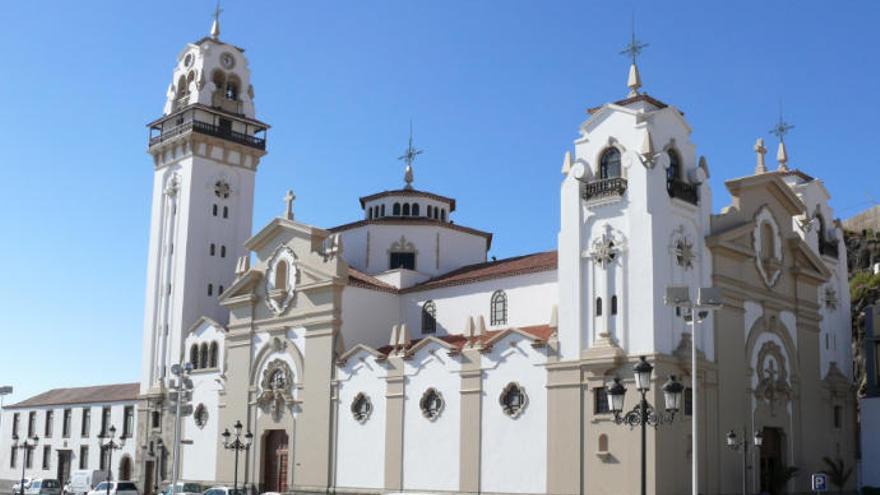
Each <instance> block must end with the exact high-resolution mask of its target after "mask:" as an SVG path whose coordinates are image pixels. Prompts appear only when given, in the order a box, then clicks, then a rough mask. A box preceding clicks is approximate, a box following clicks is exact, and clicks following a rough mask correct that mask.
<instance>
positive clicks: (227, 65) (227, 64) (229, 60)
mask: <svg viewBox="0 0 880 495" xmlns="http://www.w3.org/2000/svg"><path fill="white" fill-rule="evenodd" d="M220 65H222V66H223V68H224V69H231V68H233V67H235V57H233V56H232V54H231V53H229V52H225V53H223V54H222V55H220Z"/></svg>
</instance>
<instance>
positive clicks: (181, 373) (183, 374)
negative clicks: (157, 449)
mask: <svg viewBox="0 0 880 495" xmlns="http://www.w3.org/2000/svg"><path fill="white" fill-rule="evenodd" d="M192 370H193V365H192V363H186V364H184V365H183V366H181V365H179V364H175V365H172V366H171V374H172V375H174V376H175V377H177V379H176V380H172V382H171V388H172V389H173V390H174V392H175V394H174V396H175V397H176V400H175V401H174V402H175V403H174V445H172V449H173V450H172V456H173V459H172V461H171V462H172V464H171V495H175V492H176V490H177V475H178V472H179V469H178V464H179V461H180V406H181V405H182V404H183V402H184V401H185V400H187V396H188V394H189V393H190V391H191V390H192V388H193V384H192V380H190V379H189V374H190V372H192Z"/></svg>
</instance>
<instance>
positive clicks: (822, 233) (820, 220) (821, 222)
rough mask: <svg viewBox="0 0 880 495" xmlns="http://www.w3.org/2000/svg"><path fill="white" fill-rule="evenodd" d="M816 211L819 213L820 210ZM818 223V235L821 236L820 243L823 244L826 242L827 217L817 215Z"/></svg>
mask: <svg viewBox="0 0 880 495" xmlns="http://www.w3.org/2000/svg"><path fill="white" fill-rule="evenodd" d="M816 211H817V212H818V208H817V209H816ZM816 223H817V224H818V229H819V230H818V231H817V232H816V233H817V234H818V235H819V243H820V244H821V243H822V242H823V241H825V217H823V216H822V214H821V213H816Z"/></svg>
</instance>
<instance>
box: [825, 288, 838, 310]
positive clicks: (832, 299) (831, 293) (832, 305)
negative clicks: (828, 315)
mask: <svg viewBox="0 0 880 495" xmlns="http://www.w3.org/2000/svg"><path fill="white" fill-rule="evenodd" d="M824 297H825V307H826V308H828V309H830V310H831V311H836V310H837V305H838V303H839V300H838V298H837V291H836V290H834V287H831V286H830V285H829V286H827V287H825V293H824Z"/></svg>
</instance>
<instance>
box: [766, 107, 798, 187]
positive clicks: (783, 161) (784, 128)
mask: <svg viewBox="0 0 880 495" xmlns="http://www.w3.org/2000/svg"><path fill="white" fill-rule="evenodd" d="M792 129H794V126H793V125H791V124H789V123H788V122H786V121H785V119H783V118H782V104H781V103H780V104H779V122H777V123H776V125H775V126H774V127H773V129H771V130H770V133H771V134H773V135H774V136H776V137H778V138H779V150H778V151H777V152H776V161H777V162H779V170H780V171H783V172H787V171H788V151H787V150H786V149H785V135H786V134H788V131H790V130H792Z"/></svg>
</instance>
